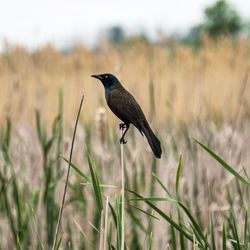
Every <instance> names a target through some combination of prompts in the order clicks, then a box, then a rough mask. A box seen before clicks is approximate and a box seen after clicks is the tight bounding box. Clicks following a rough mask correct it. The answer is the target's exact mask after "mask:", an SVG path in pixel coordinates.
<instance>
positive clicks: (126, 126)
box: [119, 123, 129, 144]
mask: <svg viewBox="0 0 250 250" xmlns="http://www.w3.org/2000/svg"><path fill="white" fill-rule="evenodd" d="M119 128H120V129H121V130H122V131H123V129H124V128H126V129H125V131H124V132H123V133H122V137H121V138H120V144H126V143H127V141H125V139H124V137H125V134H126V133H127V131H128V129H129V124H126V123H121V124H119Z"/></svg>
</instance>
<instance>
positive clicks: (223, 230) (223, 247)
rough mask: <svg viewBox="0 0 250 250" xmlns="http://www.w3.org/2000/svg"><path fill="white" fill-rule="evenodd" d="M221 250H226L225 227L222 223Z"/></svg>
mask: <svg viewBox="0 0 250 250" xmlns="http://www.w3.org/2000/svg"><path fill="white" fill-rule="evenodd" d="M222 250H227V235H226V226H225V224H224V223H223V226H222Z"/></svg>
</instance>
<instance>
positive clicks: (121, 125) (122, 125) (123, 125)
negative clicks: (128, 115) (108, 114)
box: [119, 123, 127, 129]
mask: <svg viewBox="0 0 250 250" xmlns="http://www.w3.org/2000/svg"><path fill="white" fill-rule="evenodd" d="M126 127H127V126H126V124H125V123H120V124H119V129H124V128H126Z"/></svg>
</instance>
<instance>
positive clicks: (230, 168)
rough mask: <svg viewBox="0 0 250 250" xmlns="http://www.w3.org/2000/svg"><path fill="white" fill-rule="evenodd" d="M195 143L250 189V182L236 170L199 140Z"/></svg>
mask: <svg viewBox="0 0 250 250" xmlns="http://www.w3.org/2000/svg"><path fill="white" fill-rule="evenodd" d="M195 142H196V143H198V144H199V145H200V146H201V147H202V148H204V149H205V150H206V151H207V152H208V153H209V154H210V155H211V156H212V157H213V158H214V159H215V160H216V161H217V162H219V163H220V164H221V165H222V167H224V168H225V169H226V170H227V171H228V172H230V173H231V174H232V175H234V176H235V177H236V178H237V179H238V180H240V181H241V182H242V183H244V184H245V185H247V187H249V188H250V182H249V181H247V180H246V179H245V178H243V177H242V176H241V175H240V174H239V173H238V172H237V171H236V170H235V169H234V168H232V167H231V166H230V165H228V164H227V163H226V162H225V161H224V160H223V159H222V158H221V157H220V156H219V155H217V154H216V153H214V152H213V151H212V150H211V149H210V148H208V147H206V146H205V145H203V144H202V143H201V142H199V141H197V140H195Z"/></svg>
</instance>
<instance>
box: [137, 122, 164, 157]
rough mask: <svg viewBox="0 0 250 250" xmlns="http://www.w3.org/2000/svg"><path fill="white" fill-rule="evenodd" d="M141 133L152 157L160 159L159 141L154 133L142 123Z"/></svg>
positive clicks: (146, 124) (145, 123)
mask: <svg viewBox="0 0 250 250" xmlns="http://www.w3.org/2000/svg"><path fill="white" fill-rule="evenodd" d="M141 131H142V133H143V134H144V135H145V136H146V138H147V140H148V143H149V145H150V147H151V149H152V151H153V152H154V155H155V156H156V157H157V158H161V153H162V150H161V142H160V141H159V139H158V138H157V137H156V136H155V134H154V132H153V131H152V129H151V128H150V126H149V124H148V123H147V122H144V123H143V125H142V126H141Z"/></svg>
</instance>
